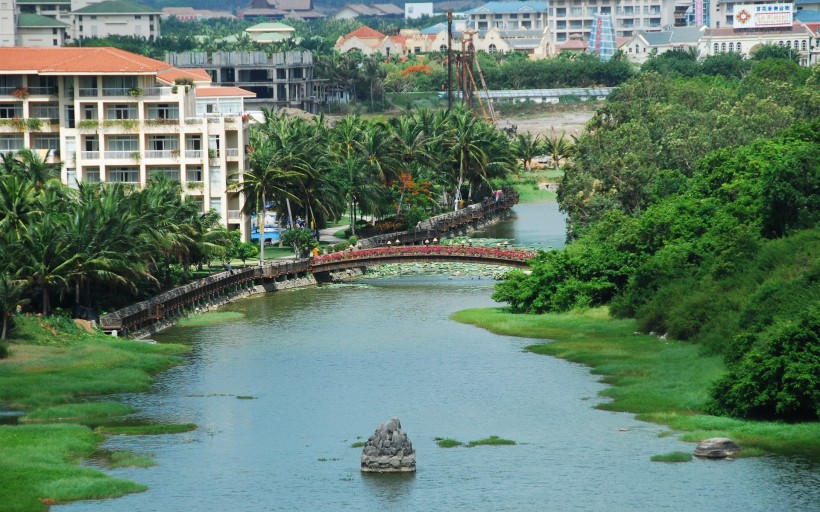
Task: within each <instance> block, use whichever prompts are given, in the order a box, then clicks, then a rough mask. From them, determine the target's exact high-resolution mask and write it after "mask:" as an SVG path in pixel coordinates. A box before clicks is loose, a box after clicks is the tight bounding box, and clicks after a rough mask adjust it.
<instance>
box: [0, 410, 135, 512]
mask: <svg viewBox="0 0 820 512" xmlns="http://www.w3.org/2000/svg"><path fill="white" fill-rule="evenodd" d="M100 441H102V436H100V435H99V434H96V433H94V432H92V431H91V429H89V428H88V427H84V426H82V425H76V424H70V423H66V424H48V425H17V426H4V427H0V482H3V483H2V485H0V504H2V505H0V508H2V510H3V511H4V512H35V511H45V510H48V504H51V503H59V502H65V501H70V500H75V499H96V498H113V497H117V496H122V495H123V494H126V493H129V492H137V491H142V490H145V486H142V485H139V484H136V483H133V482H128V481H125V480H120V479H115V478H111V477H110V476H108V475H106V474H104V473H102V472H101V471H98V470H96V469H91V468H83V467H80V466H79V465H78V462H79V460H80V459H81V458H85V457H89V456H91V455H92V454H93V453H94V451H95V450H96V448H97V445H98V444H99V443H100Z"/></svg>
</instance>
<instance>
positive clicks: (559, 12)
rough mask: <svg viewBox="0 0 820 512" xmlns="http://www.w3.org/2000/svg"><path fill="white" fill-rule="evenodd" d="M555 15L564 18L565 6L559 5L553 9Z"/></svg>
mask: <svg viewBox="0 0 820 512" xmlns="http://www.w3.org/2000/svg"><path fill="white" fill-rule="evenodd" d="M555 17H556V18H566V17H567V8H566V7H559V8H557V9H555Z"/></svg>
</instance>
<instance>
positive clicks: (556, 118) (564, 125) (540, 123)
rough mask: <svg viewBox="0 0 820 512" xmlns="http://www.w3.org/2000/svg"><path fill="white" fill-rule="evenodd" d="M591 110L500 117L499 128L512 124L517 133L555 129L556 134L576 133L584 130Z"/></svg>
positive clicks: (544, 131)
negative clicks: (522, 116) (526, 116)
mask: <svg viewBox="0 0 820 512" xmlns="http://www.w3.org/2000/svg"><path fill="white" fill-rule="evenodd" d="M592 114H593V112H592V111H585V110H579V111H571V112H555V113H544V114H543V115H541V116H538V117H533V118H529V117H528V118H525V119H524V118H519V119H516V118H514V117H513V118H504V117H502V118H500V119H499V120H498V127H499V128H502V129H503V128H508V127H511V126H513V125H515V126H517V127H518V133H523V132H530V133H531V134H533V135H540V134H547V135H548V134H550V133H551V132H552V130H555V133H556V134H560V133H561V132H562V131H565V132H566V133H567V135H578V134H580V133H581V132H582V131H583V130H584V125H585V124H586V122H587V121H589V120H590V118H591V117H592Z"/></svg>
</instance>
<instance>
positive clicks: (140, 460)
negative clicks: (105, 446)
mask: <svg viewBox="0 0 820 512" xmlns="http://www.w3.org/2000/svg"><path fill="white" fill-rule="evenodd" d="M93 459H94V461H95V462H98V463H100V464H102V465H103V466H105V467H107V468H125V467H132V468H150V467H152V466H156V465H157V463H156V462H155V461H154V459H153V456H151V455H140V454H138V453H134V452H131V451H127V450H126V451H116V452H112V451H109V450H98V451H97V452H95V453H94V455H93Z"/></svg>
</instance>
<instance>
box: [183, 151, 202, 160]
mask: <svg viewBox="0 0 820 512" xmlns="http://www.w3.org/2000/svg"><path fill="white" fill-rule="evenodd" d="M204 154H205V152H204V151H201V150H199V149H186V150H185V158H196V159H198V160H201V159H202V157H203V155H204Z"/></svg>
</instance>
